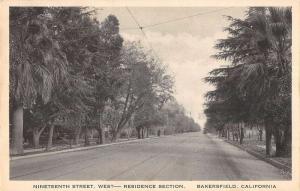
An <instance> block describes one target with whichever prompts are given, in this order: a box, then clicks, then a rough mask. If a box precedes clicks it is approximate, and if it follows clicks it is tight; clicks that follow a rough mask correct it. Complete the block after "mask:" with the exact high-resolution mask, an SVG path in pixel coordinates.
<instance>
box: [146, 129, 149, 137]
mask: <svg viewBox="0 0 300 191" xmlns="http://www.w3.org/2000/svg"><path fill="white" fill-rule="evenodd" d="M146 137H147V138H148V137H149V127H147V129H146Z"/></svg>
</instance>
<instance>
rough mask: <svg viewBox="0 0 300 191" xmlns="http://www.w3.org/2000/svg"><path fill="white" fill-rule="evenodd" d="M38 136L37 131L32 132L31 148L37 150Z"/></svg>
mask: <svg viewBox="0 0 300 191" xmlns="http://www.w3.org/2000/svg"><path fill="white" fill-rule="evenodd" d="M40 135H41V134H39V131H38V129H35V130H33V134H32V136H33V147H34V148H35V149H38V148H39V147H40Z"/></svg>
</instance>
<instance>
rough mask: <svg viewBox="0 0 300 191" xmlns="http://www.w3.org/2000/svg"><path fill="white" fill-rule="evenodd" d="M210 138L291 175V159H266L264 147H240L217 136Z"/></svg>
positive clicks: (246, 145) (247, 145) (245, 145)
mask: <svg viewBox="0 0 300 191" xmlns="http://www.w3.org/2000/svg"><path fill="white" fill-rule="evenodd" d="M208 136H210V137H215V138H218V139H222V140H223V141H225V142H227V143H229V144H231V145H233V146H236V147H238V148H239V149H241V150H244V151H246V152H248V153H249V154H251V155H253V156H255V157H256V158H258V159H260V160H263V161H265V162H267V163H269V164H271V165H273V166H275V167H277V168H279V169H281V170H282V173H283V174H285V175H287V176H289V177H291V174H292V161H291V158H284V157H267V156H266V155H265V147H263V146H261V145H251V144H247V143H246V144H242V145H240V144H239V143H238V142H235V141H232V140H227V139H226V138H219V137H218V136H217V135H213V134H209V135H208Z"/></svg>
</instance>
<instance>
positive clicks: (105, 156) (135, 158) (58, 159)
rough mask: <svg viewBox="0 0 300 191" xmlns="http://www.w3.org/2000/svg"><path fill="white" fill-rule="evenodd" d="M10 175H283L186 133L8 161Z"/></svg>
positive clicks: (129, 177) (233, 177) (199, 135)
mask: <svg viewBox="0 0 300 191" xmlns="http://www.w3.org/2000/svg"><path fill="white" fill-rule="evenodd" d="M10 179H12V180H182V181H186V180H284V179H285V177H284V176H283V175H281V172H280V170H279V169H277V168H275V167H273V166H272V165H270V164H268V163H266V162H264V161H261V160H259V159H257V158H255V157H254V156H252V155H250V154H248V153H247V152H245V151H242V150H240V149H238V148H236V147H234V146H232V145H230V144H228V143H226V142H224V141H222V140H219V139H217V138H214V137H210V136H207V135H203V134H202V133H186V134H182V135H176V136H167V137H161V138H158V139H147V140H142V141H140V142H132V143H124V144H120V145H111V146H107V147H101V148H95V149H90V150H83V151H76V152H68V153H60V154H55V155H48V156H40V157H34V158H27V159H18V160H13V161H10Z"/></svg>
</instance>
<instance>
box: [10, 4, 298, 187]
mask: <svg viewBox="0 0 300 191" xmlns="http://www.w3.org/2000/svg"><path fill="white" fill-rule="evenodd" d="M292 14H293V9H292V7H291V6H247V7H246V6H243V7H229V6H227V7H219V6H215V7H212V6H207V7H171V6H170V7H136V6H119V7H104V6H103V7H98V6H10V7H9V55H8V56H9V127H7V129H9V130H8V132H9V136H8V135H7V136H8V137H9V175H8V176H9V180H10V181H16V182H18V181H28V180H30V181H46V180H52V181H61V180H64V181H88V180H94V181H97V180H99V181H100V180H101V181H291V180H292V178H293V176H292V156H293V155H292V153H293V151H292V148H294V147H292V132H294V128H297V127H296V126H295V125H293V124H292V28H293V27H292ZM297 148H298V149H299V147H297ZM293 165H294V164H293ZM174 183H175V182H174ZM228 183H230V182H228ZM265 186H266V187H262V188H266V189H269V190H271V189H270V185H265ZM268 186H269V187H268ZM271 188H272V186H271ZM135 190H137V189H135Z"/></svg>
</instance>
